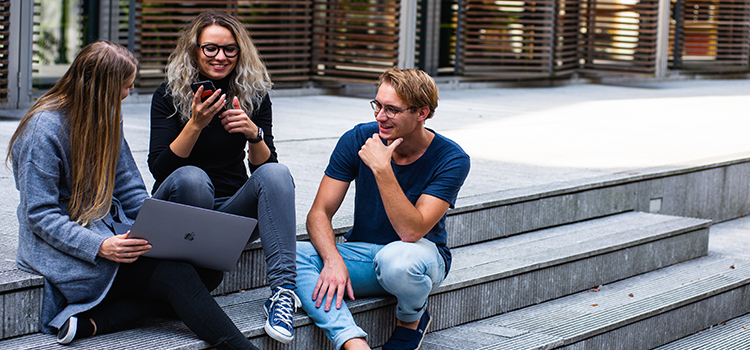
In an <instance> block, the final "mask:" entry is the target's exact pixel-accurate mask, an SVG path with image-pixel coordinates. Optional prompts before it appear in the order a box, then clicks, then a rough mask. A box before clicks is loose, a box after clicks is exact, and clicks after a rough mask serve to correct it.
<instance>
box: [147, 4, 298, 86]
mask: <svg viewBox="0 0 750 350" xmlns="http://www.w3.org/2000/svg"><path fill="white" fill-rule="evenodd" d="M137 6H138V9H137V11H138V12H137V13H138V15H137V16H136V18H137V24H136V31H137V33H136V47H137V49H136V53H137V54H138V55H139V59H140V61H141V67H140V74H139V81H140V86H142V87H147V86H148V87H153V86H155V85H158V84H160V83H161V82H162V81H163V80H164V77H165V72H164V68H165V67H166V64H167V60H168V58H169V54H171V53H172V51H173V50H174V45H175V42H176V41H177V38H178V37H179V35H180V32H181V30H182V28H183V27H184V26H185V24H187V23H188V22H190V21H191V20H192V19H193V18H194V17H195V16H196V15H197V14H198V13H200V12H201V11H204V10H207V9H212V10H216V11H225V12H228V13H230V14H232V15H234V16H237V18H239V19H240V21H241V22H242V23H243V24H244V25H245V28H246V29H247V30H248V32H249V34H250V37H251V38H252V39H253V42H254V43H255V45H256V46H257V48H258V51H259V52H260V55H261V58H262V59H263V60H264V62H265V63H266V66H267V68H268V72H269V74H270V75H271V80H273V81H274V82H275V83H279V82H295V81H296V82H300V81H306V80H309V77H310V62H311V53H310V47H311V42H312V37H311V36H312V1H311V0H308V1H295V0H288V1H284V0H251V1H237V0H234V1H218V0H216V1H205V0H204V1H190V0H187V1H185V0H179V1H178V0H138V5H137Z"/></svg>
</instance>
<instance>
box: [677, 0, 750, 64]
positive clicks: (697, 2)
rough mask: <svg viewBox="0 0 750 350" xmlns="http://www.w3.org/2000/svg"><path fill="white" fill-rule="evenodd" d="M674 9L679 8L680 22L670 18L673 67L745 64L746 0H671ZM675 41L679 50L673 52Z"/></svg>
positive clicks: (749, 48)
mask: <svg viewBox="0 0 750 350" xmlns="http://www.w3.org/2000/svg"><path fill="white" fill-rule="evenodd" d="M680 5H682V6H680ZM676 6H680V7H679V8H678V7H676ZM676 11H681V18H680V22H677V21H674V22H673V25H672V28H670V33H671V41H670V49H672V50H673V52H672V56H673V60H674V55H675V53H676V54H677V55H679V57H677V58H678V63H677V67H675V68H694V67H708V66H710V67H713V68H714V69H724V70H726V69H730V70H737V69H740V70H744V69H747V68H748V55H749V54H750V3H749V2H748V1H747V0H744V1H731V0H730V1H723V0H722V1H716V0H683V1H680V2H677V1H673V12H676ZM675 25H681V27H679V28H675ZM675 33H676V34H675ZM675 35H677V37H675ZM677 40H678V41H679V42H677ZM675 45H678V50H679V52H674V47H675Z"/></svg>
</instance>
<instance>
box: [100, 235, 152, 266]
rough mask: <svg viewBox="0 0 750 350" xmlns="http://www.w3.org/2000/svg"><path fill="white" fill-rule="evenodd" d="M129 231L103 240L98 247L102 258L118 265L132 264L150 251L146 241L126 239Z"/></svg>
mask: <svg viewBox="0 0 750 350" xmlns="http://www.w3.org/2000/svg"><path fill="white" fill-rule="evenodd" d="M129 235H130V231H128V232H126V233H125V234H122V235H117V236H112V237H109V238H107V239H105V240H104V242H102V245H101V246H100V247H99V254H97V255H98V256H101V257H102V258H105V259H107V260H112V261H114V262H118V263H128V264H129V263H132V262H135V261H136V260H138V257H139V256H141V255H143V254H145V253H146V252H148V251H149V250H150V249H151V245H150V244H148V241H147V240H145V239H140V238H128V236H129Z"/></svg>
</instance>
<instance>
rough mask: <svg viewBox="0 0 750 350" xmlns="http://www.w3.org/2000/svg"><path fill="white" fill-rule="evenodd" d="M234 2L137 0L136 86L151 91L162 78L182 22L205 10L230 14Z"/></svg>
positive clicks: (182, 24)
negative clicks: (137, 70)
mask: <svg viewBox="0 0 750 350" xmlns="http://www.w3.org/2000/svg"><path fill="white" fill-rule="evenodd" d="M234 4H235V1H191V0H179V1H176V0H138V1H137V3H136V7H137V8H136V26H135V28H136V39H135V44H136V49H135V53H136V56H138V60H139V61H140V67H139V74H138V80H137V82H138V86H139V87H141V88H153V87H155V86H157V85H159V84H161V83H162V82H163V81H164V80H165V79H164V78H165V68H166V66H167V60H168V58H169V55H170V54H171V53H172V51H173V50H174V47H175V44H176V42H177V38H178V37H179V36H180V32H181V31H182V29H183V27H184V26H185V24H186V23H188V22H189V21H190V20H192V19H193V18H194V17H195V16H196V15H197V14H198V13H200V12H201V11H204V10H207V9H213V10H217V11H227V12H230V13H234V12H235V9H234V8H233V5H234Z"/></svg>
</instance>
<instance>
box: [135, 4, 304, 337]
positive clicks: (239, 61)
mask: <svg viewBox="0 0 750 350" xmlns="http://www.w3.org/2000/svg"><path fill="white" fill-rule="evenodd" d="M204 81H210V84H209V87H210V86H211V85H213V87H214V88H216V90H215V91H213V93H211V94H206V95H210V96H208V97H207V98H206V99H205V101H201V98H202V97H204V96H203V95H204V94H203V93H204V91H207V90H206V88H205V87H204V86H201V87H199V88H197V91H196V92H195V93H193V90H192V87H191V85H192V84H193V83H197V82H204ZM270 89H271V80H270V79H269V76H268V73H267V71H266V67H265V65H264V64H263V62H262V60H261V59H260V56H259V54H258V51H257V50H256V48H255V46H254V45H253V42H252V41H251V39H250V37H249V36H248V33H247V31H246V30H245V28H244V27H243V25H242V24H241V23H240V22H239V21H238V20H237V19H236V18H234V17H232V16H230V15H228V14H225V13H222V12H215V11H209V12H203V13H201V14H200V15H198V16H197V17H196V18H195V19H193V21H192V22H191V23H189V24H188V25H187V26H186V27H185V29H184V30H183V32H182V35H181V36H180V38H179V39H178V41H177V46H176V48H175V51H174V52H173V53H172V55H171V56H170V58H169V63H168V65H167V82H165V83H163V84H162V85H161V86H160V87H159V88H158V89H156V92H154V96H153V98H152V100H151V144H150V149H149V155H148V165H149V169H150V170H151V173H152V174H153V176H154V179H155V180H156V183H155V185H154V188H153V191H152V193H153V196H154V198H159V199H164V200H169V201H173V202H178V203H182V204H188V205H193V206H198V207H203V208H208V209H214V210H218V211H222V212H227V213H232V214H236V215H242V216H247V217H253V218H256V219H258V227H257V228H256V229H255V232H253V235H252V236H251V238H250V240H251V241H253V240H255V239H257V238H258V237H260V240H261V245H262V246H263V252H264V254H265V256H266V264H267V275H268V282H269V284H270V288H271V297H270V298H269V299H268V300H267V301H266V304H265V311H266V314H267V315H268V320H267V322H266V324H265V330H266V332H267V333H268V334H269V335H270V336H271V337H273V338H274V339H276V340H278V341H281V342H283V343H288V342H290V341H291V340H292V339H293V337H294V333H293V332H294V329H293V326H292V321H293V319H292V316H293V313H294V311H295V309H296V307H297V306H298V305H299V299H298V298H297V296H296V295H295V294H294V292H293V291H294V289H295V286H296V282H295V279H296V266H295V257H296V224H295V211H294V210H295V209H294V181H293V179H292V176H291V174H290V173H289V169H288V168H287V167H286V166H284V165H282V164H279V163H278V162H277V160H276V148H275V147H274V144H273V134H272V130H271V126H272V115H271V100H270V98H269V96H268V95H269V92H270ZM246 149H247V151H246ZM245 162H247V165H246V163H245ZM248 168H249V169H248ZM248 170H249V171H250V172H251V175H250V176H248Z"/></svg>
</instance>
